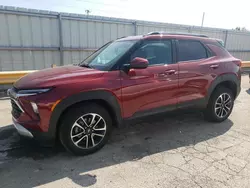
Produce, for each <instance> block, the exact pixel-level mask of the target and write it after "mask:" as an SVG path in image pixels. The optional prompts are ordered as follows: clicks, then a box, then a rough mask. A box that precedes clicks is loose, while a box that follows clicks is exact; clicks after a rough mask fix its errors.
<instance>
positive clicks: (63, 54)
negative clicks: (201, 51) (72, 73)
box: [0, 6, 250, 71]
mask: <svg viewBox="0 0 250 188" xmlns="http://www.w3.org/2000/svg"><path fill="white" fill-rule="evenodd" d="M0 23H1V27H0V71H11V70H33V69H43V68H47V67H50V66H51V64H56V65H64V64H71V63H79V62H80V61H82V60H83V59H84V58H86V57H87V56H88V55H90V54H91V53H92V52H93V50H95V49H96V48H99V47H100V46H102V45H103V44H105V43H106V42H108V41H110V40H113V39H116V38H119V37H122V36H128V35H139V34H146V33H148V32H151V31H167V32H186V33H200V34H205V35H208V36H210V37H214V38H220V39H222V40H224V42H225V43H226V48H227V49H228V50H229V51H230V52H231V53H232V54H233V55H234V56H235V57H238V58H240V59H242V60H250V32H241V31H233V30H225V29H216V28H206V27H204V28H201V27H195V26H188V25H177V24H168V23H159V22H148V21H140V20H127V19H119V18H108V17H101V16H86V15H79V14H67V13H57V12H49V11H42V10H33V9H24V8H15V7H3V6H0Z"/></svg>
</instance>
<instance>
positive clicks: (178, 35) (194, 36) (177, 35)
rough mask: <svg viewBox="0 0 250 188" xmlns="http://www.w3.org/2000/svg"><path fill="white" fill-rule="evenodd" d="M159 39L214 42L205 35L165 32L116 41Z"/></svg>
mask: <svg viewBox="0 0 250 188" xmlns="http://www.w3.org/2000/svg"><path fill="white" fill-rule="evenodd" d="M160 38H165V39H167V38H169V39H171V38H178V39H188V40H192V39H193V40H202V41H214V40H215V39H214V38H209V37H208V36H206V35H201V34H194V33H166V32H150V33H148V34H146V35H136V36H128V37H122V38H119V39H118V41H124V40H141V39H146V40H147V39H150V40H152V39H160Z"/></svg>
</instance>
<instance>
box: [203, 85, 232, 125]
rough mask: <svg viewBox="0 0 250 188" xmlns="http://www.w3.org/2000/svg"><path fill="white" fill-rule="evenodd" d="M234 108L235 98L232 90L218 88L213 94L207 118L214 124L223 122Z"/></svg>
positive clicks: (206, 111) (206, 114)
mask: <svg viewBox="0 0 250 188" xmlns="http://www.w3.org/2000/svg"><path fill="white" fill-rule="evenodd" d="M233 106H234V96H233V93H232V91H231V90H230V89H228V88H225V87H219V88H217V89H216V90H215V91H214V93H213V94H212V96H211V98H210V100H209V103H208V105H207V108H206V110H205V113H204V115H205V118H206V119H207V120H209V121H213V122H222V121H224V120H225V119H227V118H228V116H229V115H230V114H231V112H232V110H233Z"/></svg>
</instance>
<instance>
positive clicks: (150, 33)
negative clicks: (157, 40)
mask: <svg viewBox="0 0 250 188" xmlns="http://www.w3.org/2000/svg"><path fill="white" fill-rule="evenodd" d="M160 34H164V35H186V36H195V37H205V38H209V37H208V36H207V35H201V34H195V33H167V32H158V31H153V32H149V33H148V34H146V35H160Z"/></svg>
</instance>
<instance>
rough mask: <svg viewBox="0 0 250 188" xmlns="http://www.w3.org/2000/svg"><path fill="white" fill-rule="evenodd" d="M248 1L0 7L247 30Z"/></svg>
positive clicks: (28, 0) (96, 1)
mask: <svg viewBox="0 0 250 188" xmlns="http://www.w3.org/2000/svg"><path fill="white" fill-rule="evenodd" d="M248 1H249V0H237V1H236V0H7V1H6V0H0V5H4V6H15V7H24V8H33V9H42V10H51V11H57V12H69V13H77V14H85V11H86V10H90V14H91V15H100V16H108V17H118V18H127V19H137V20H147V21H159V22H167V23H176V24H185V25H195V26H200V25H201V22H202V15H203V12H205V18H204V26H205V27H216V28H225V29H233V28H236V27H246V28H247V29H248V30H250V11H249V7H250V2H248Z"/></svg>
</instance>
